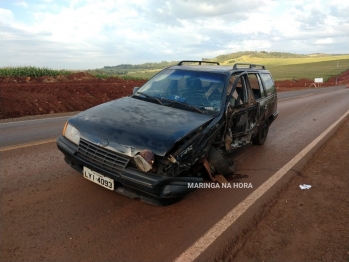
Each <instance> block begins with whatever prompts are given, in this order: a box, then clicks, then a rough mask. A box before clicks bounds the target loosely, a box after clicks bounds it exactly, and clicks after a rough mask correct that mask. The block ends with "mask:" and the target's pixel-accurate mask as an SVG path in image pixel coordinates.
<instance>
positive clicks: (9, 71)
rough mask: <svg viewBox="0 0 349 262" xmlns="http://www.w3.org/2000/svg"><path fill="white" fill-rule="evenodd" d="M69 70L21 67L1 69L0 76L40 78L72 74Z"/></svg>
mask: <svg viewBox="0 0 349 262" xmlns="http://www.w3.org/2000/svg"><path fill="white" fill-rule="evenodd" d="M72 73H73V72H72V71H69V70H54V69H50V68H46V67H41V68H40V67H34V66H20V67H1V68H0V76H24V77H40V76H59V75H69V74H72Z"/></svg>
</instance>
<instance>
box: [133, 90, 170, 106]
mask: <svg viewBox="0 0 349 262" xmlns="http://www.w3.org/2000/svg"><path fill="white" fill-rule="evenodd" d="M136 93H137V94H141V95H143V96H145V97H147V98H151V99H153V100H156V101H157V102H158V103H159V104H160V105H164V104H163V103H162V102H161V100H160V99H159V98H157V97H155V96H150V95H147V94H145V93H143V92H136Z"/></svg>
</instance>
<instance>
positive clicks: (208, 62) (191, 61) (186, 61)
mask: <svg viewBox="0 0 349 262" xmlns="http://www.w3.org/2000/svg"><path fill="white" fill-rule="evenodd" d="M183 63H199V65H201V63H207V64H216V65H219V63H218V62H211V61H194V60H183V61H180V62H179V63H178V64H177V65H179V66H181V65H183Z"/></svg>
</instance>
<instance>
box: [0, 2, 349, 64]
mask: <svg viewBox="0 0 349 262" xmlns="http://www.w3.org/2000/svg"><path fill="white" fill-rule="evenodd" d="M238 51H267V52H290V53H297V54H312V53H327V54H348V53H349V1H343V0H311V1H299V0H290V1H288V0H284V1H282V0H242V1H238V0H84V1H83V0H69V1H68V0H67V1H65V0H62V1H58V0H27V1H23V0H0V67H7V66H10V67H12V66H37V67H48V68H52V69H95V68H102V67H104V66H115V65H119V64H141V63H145V62H161V61H179V60H201V59H202V58H214V57H216V56H218V55H222V54H229V53H233V52H238Z"/></svg>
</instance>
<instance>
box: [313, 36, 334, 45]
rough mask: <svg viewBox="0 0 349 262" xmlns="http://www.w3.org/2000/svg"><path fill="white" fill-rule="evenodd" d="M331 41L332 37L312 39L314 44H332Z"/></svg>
mask: <svg viewBox="0 0 349 262" xmlns="http://www.w3.org/2000/svg"><path fill="white" fill-rule="evenodd" d="M332 43H333V39H332V38H324V39H318V40H316V41H314V44H320V45H322V44H332Z"/></svg>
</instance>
